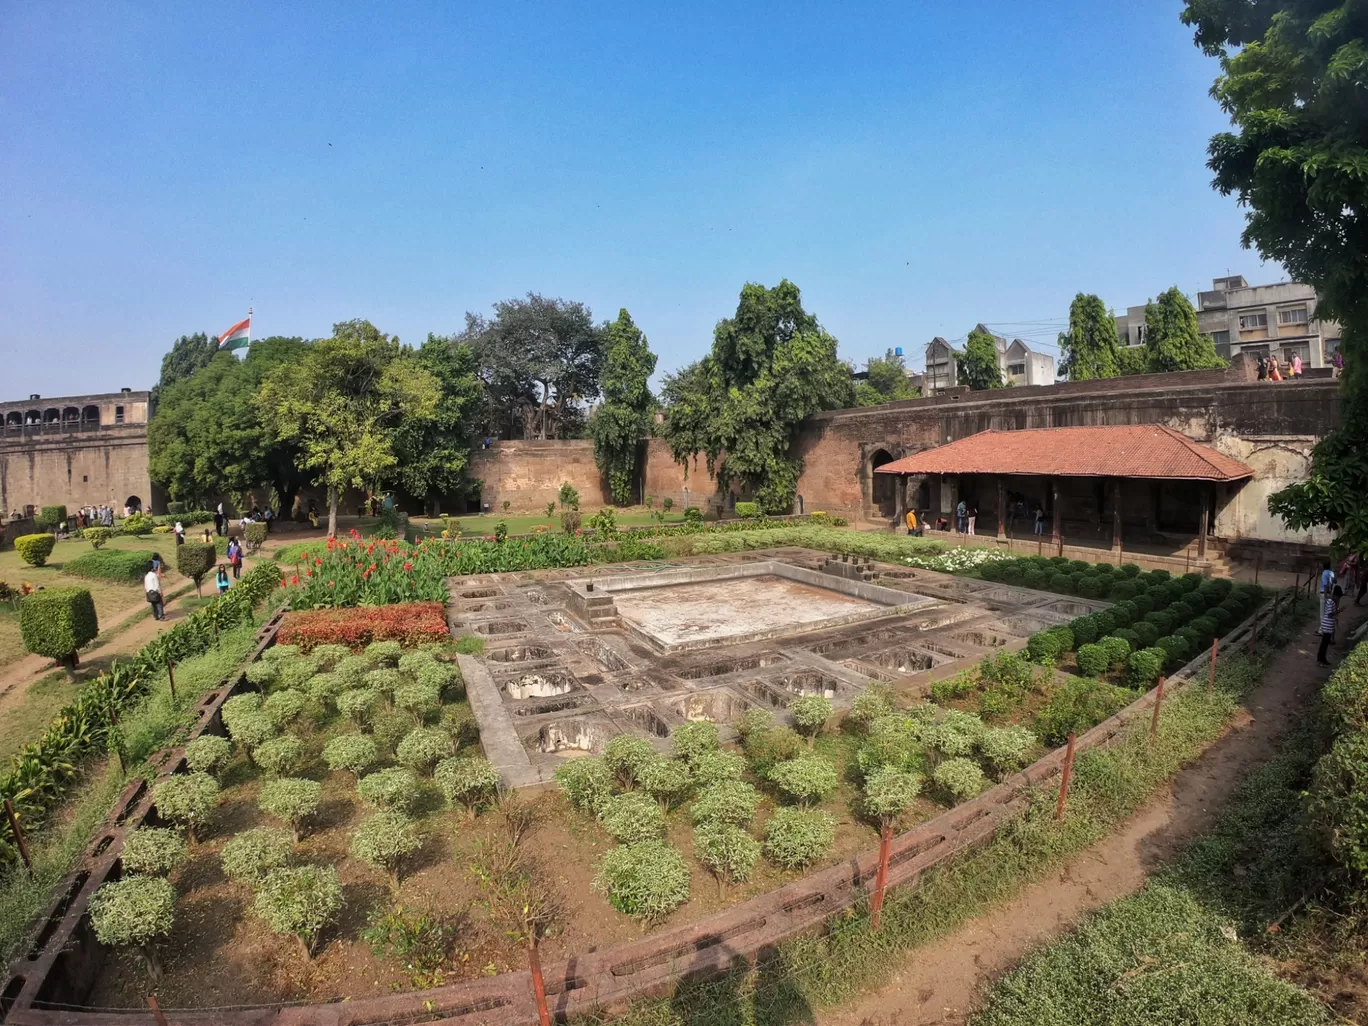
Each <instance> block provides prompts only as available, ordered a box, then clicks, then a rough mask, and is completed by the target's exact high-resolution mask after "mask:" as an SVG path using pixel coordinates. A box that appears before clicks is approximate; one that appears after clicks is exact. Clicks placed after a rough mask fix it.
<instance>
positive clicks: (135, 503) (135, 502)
mask: <svg viewBox="0 0 1368 1026" xmlns="http://www.w3.org/2000/svg"><path fill="white" fill-rule="evenodd" d="M124 505H125V506H127V507H128V512H130V513H140V512H142V499H140V498H138V497H137V496H136V495H130V496H129V497H128V498H126V499H124Z"/></svg>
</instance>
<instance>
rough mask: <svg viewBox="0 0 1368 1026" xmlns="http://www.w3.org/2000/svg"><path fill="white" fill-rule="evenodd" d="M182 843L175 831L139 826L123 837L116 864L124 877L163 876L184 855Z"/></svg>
mask: <svg viewBox="0 0 1368 1026" xmlns="http://www.w3.org/2000/svg"><path fill="white" fill-rule="evenodd" d="M187 854H188V853H187V850H186V847H185V840H184V839H183V838H182V837H181V835H180V834H178V833H176V831H174V830H166V829H163V828H161V827H138V828H137V829H136V830H131V831H129V832H128V833H127V834H126V835H125V836H124V846H123V851H122V852H120V853H119V862H120V864H121V865H122V866H123V871H124V875H125V876H131V875H139V876H165V875H166V874H167V873H169V872H171V870H173V869H175V868H176V867H177V866H179V865H180V864H181V863H182V862H184V861H185V859H186V856H187Z"/></svg>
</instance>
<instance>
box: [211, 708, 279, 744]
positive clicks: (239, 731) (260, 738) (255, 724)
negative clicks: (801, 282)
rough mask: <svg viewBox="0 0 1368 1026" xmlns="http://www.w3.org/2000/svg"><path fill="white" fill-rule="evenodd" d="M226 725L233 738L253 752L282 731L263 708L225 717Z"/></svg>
mask: <svg viewBox="0 0 1368 1026" xmlns="http://www.w3.org/2000/svg"><path fill="white" fill-rule="evenodd" d="M223 722H224V725H225V726H226V727H227V728H228V733H229V734H230V735H231V736H232V738H233V740H234V741H236V742H237V743H238V744H239V745H241V746H242V748H243V750H244V751H246V752H248V753H251V752H253V751H255V750H256V749H257V748H260V747H261V746H262V745H264V744H265V743H266V742H267V741H269V740H271V738H273V737H275V736H276V735H277V734H279V733H280V728H279V727H277V726H276V725H275V721H274V720H272V719H271V717H269V716H267V715H266V713H264V712H262V711H261V710H259V709H258V710H256V711H255V712H243V713H242V714H241V715H238V716H234V717H233V719H232V720H228V719H226V718H225V719H224V721H223Z"/></svg>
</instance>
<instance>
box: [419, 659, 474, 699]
mask: <svg viewBox="0 0 1368 1026" xmlns="http://www.w3.org/2000/svg"><path fill="white" fill-rule="evenodd" d="M414 680H415V681H416V682H417V683H418V684H421V685H422V686H423V687H426V688H435V689H436V691H437V697H438V701H440V700H441V696H443V695H448V694H449V695H451V696H452V697H459V696H460V695H461V694H463V693H464V691H465V689H464V687H463V682H462V681H461V674H460V671H459V670H457V669H456V667H454V666H451V665H449V664H447V663H439V662H432V663H430V664H428V665H427V666H421V667H419V668H418V672H417V674H415V676H414Z"/></svg>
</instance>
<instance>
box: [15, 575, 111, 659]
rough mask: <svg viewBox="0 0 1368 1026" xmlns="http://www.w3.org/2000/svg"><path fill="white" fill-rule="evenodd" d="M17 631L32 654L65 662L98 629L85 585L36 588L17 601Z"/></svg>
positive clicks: (92, 603) (93, 638)
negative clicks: (37, 589) (81, 586)
mask: <svg viewBox="0 0 1368 1026" xmlns="http://www.w3.org/2000/svg"><path fill="white" fill-rule="evenodd" d="M19 631H20V633H21V634H22V635H23V638H24V648H26V649H28V650H29V651H30V652H32V653H34V655H40V656H47V657H48V658H49V659H58V660H61V661H63V662H65V661H67V660H68V659H70V658H71V657H72V656H73V655H75V654H76V653H77V652H78V651H79V650H80V648H81V646H82V645H86V644H89V643H90V642H92V641H94V640H95V637H96V636H97V635H98V634H99V633H100V621H99V620H98V619H97V618H96V616H95V600H94V599H92V598H91V597H90V592H89V591H87V590H86V589H85V588H44V589H43V590H42V591H35V592H34V593H33V594H32V595H28V596H25V598H24V600H23V601H22V602H21V603H20V604H19Z"/></svg>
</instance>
